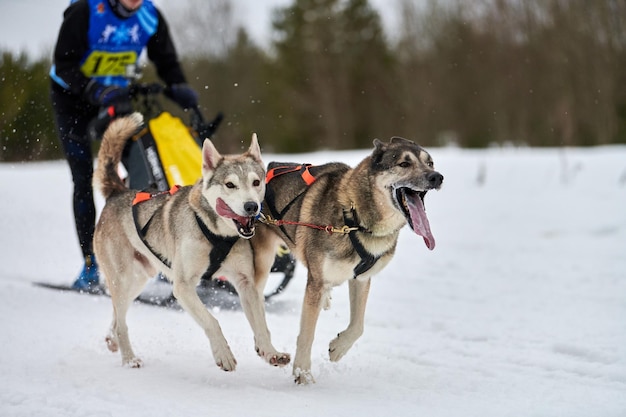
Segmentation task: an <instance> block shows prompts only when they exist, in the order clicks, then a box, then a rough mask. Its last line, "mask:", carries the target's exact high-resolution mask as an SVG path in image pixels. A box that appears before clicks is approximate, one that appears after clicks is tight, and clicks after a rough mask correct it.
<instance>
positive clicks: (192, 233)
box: [94, 113, 290, 371]
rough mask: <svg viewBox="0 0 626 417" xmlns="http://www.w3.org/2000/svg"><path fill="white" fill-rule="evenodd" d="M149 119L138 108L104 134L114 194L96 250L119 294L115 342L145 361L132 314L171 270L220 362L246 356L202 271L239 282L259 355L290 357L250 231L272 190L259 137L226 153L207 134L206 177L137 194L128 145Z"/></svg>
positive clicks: (126, 354)
mask: <svg viewBox="0 0 626 417" xmlns="http://www.w3.org/2000/svg"><path fill="white" fill-rule="evenodd" d="M142 123H143V118H142V116H141V115H140V114H139V113H134V114H132V115H130V116H127V117H123V118H120V119H117V120H115V121H113V122H112V123H111V125H110V126H109V128H108V129H107V131H106V132H105V134H104V137H103V140H102V145H101V148H100V151H99V154H98V165H97V170H96V174H95V177H94V178H95V181H94V182H95V183H96V185H97V186H99V188H100V190H101V192H102V194H103V195H104V197H105V199H106V204H105V206H104V208H103V210H102V213H101V216H100V219H99V221H98V223H97V225H96V231H95V235H94V248H95V254H96V258H97V259H98V262H99V264H100V268H101V271H102V272H103V273H104V276H105V277H106V282H107V286H108V289H109V292H110V295H111V299H112V302H113V322H112V324H111V330H110V333H109V335H108V336H107V337H106V342H107V345H108V348H109V350H111V351H113V352H115V351H117V350H118V349H119V350H120V351H121V355H122V363H123V364H124V365H127V366H130V367H140V366H141V365H142V361H141V359H139V358H138V357H137V356H136V355H135V353H134V352H133V349H132V347H131V344H130V340H129V337H128V327H127V324H126V313H127V311H128V308H129V306H130V305H131V304H132V303H133V300H135V298H136V297H137V296H138V295H139V294H140V292H141V291H142V289H143V288H144V286H145V285H146V283H147V281H148V280H149V279H150V277H153V276H155V274H156V273H157V272H162V273H163V274H164V275H165V276H166V277H167V278H168V279H169V280H170V281H171V282H172V286H173V293H174V296H175V297H176V298H177V300H178V302H179V304H180V305H181V306H182V307H183V309H184V310H185V311H187V312H188V313H189V314H190V315H191V316H192V317H193V318H194V320H195V321H196V322H197V323H198V324H199V325H200V327H202V329H203V330H204V332H205V333H206V335H207V337H208V339H209V342H210V344H211V349H212V351H213V357H214V359H215V362H216V364H217V366H219V367H220V368H221V369H223V370H225V371H232V370H234V369H235V367H236V364H237V361H236V360H235V357H234V355H233V353H232V352H231V350H230V347H229V346H228V342H227V341H226V339H225V338H224V335H223V333H222V330H221V328H220V325H219V323H218V322H217V320H216V319H215V318H214V317H213V316H212V315H211V313H210V312H209V311H208V310H207V308H206V307H205V305H204V304H203V303H202V301H201V300H200V298H199V297H198V295H197V293H196V286H197V285H198V283H199V281H200V279H201V277H202V275H203V274H204V273H205V272H207V269H210V270H211V271H212V273H216V274H218V275H220V276H222V275H223V276H226V277H227V278H228V280H229V281H230V282H231V283H232V284H233V285H234V287H235V288H236V290H237V292H238V294H239V297H240V299H241V305H242V307H243V310H244V313H245V315H246V317H247V319H248V321H249V323H250V326H251V327H252V331H253V333H254V340H255V345H256V346H255V348H256V351H257V353H258V355H259V356H261V357H262V358H263V359H264V360H265V361H266V362H268V363H269V364H270V365H274V366H283V365H286V364H287V363H289V361H290V356H289V354H287V353H282V352H278V351H277V350H276V349H275V348H274V346H272V343H271V340H270V332H269V330H268V328H267V324H266V320H265V307H264V299H263V292H262V290H263V288H261V287H259V286H258V285H255V282H254V266H253V264H252V262H251V259H252V256H253V255H252V251H251V247H250V243H249V240H248V239H249V238H250V237H252V236H253V235H254V233H255V217H256V216H257V215H258V214H259V211H260V207H261V201H262V199H263V196H264V192H265V183H264V176H265V169H264V165H263V162H262V160H261V153H260V148H259V144H258V141H257V138H256V135H253V136H252V142H251V145H250V147H249V149H248V150H247V152H245V153H243V154H242V155H221V154H220V153H219V152H218V151H217V149H216V148H215V147H214V145H213V144H212V142H211V141H210V140H208V139H206V140H205V141H204V145H203V148H202V178H201V179H200V180H198V182H196V183H195V184H194V185H192V186H186V187H181V188H178V189H176V188H173V189H172V190H170V191H169V192H164V193H155V194H149V193H138V192H137V191H135V190H129V189H127V188H126V187H125V186H124V183H123V182H122V180H121V179H120V177H119V176H118V173H117V166H118V164H119V162H120V158H121V155H122V151H123V149H124V145H125V144H126V141H127V139H128V138H129V137H131V136H132V135H133V134H134V133H135V132H136V131H137V130H138V128H139V127H140V126H141V124H142Z"/></svg>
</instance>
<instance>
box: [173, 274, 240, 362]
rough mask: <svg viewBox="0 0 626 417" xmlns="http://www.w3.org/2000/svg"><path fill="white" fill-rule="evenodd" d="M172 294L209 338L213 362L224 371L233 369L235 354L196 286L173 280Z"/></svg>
mask: <svg viewBox="0 0 626 417" xmlns="http://www.w3.org/2000/svg"><path fill="white" fill-rule="evenodd" d="M173 291H174V296H175V297H176V299H177V300H178V303H179V304H180V305H181V306H182V307H183V308H184V309H185V311H186V312H187V313H189V315H191V317H193V319H194V320H195V321H196V322H197V323H198V324H199V325H200V327H202V329H203V330H204V333H205V334H206V335H207V337H208V338H209V343H210V344H211V350H212V351H213V358H214V359H215V363H216V364H217V366H219V367H220V368H221V369H223V370H224V371H234V370H235V368H236V366H237V361H236V360H235V356H234V355H233V353H232V352H231V350H230V347H229V346H228V342H227V341H226V338H225V337H224V334H223V333H222V329H221V327H220V325H219V323H218V321H217V320H216V319H215V317H213V316H212V315H211V313H209V311H208V310H207V308H206V307H205V305H204V304H202V301H201V300H200V298H199V297H198V294H197V293H196V286H195V285H194V284H193V283H190V282H182V281H181V280H180V279H175V280H174V285H173Z"/></svg>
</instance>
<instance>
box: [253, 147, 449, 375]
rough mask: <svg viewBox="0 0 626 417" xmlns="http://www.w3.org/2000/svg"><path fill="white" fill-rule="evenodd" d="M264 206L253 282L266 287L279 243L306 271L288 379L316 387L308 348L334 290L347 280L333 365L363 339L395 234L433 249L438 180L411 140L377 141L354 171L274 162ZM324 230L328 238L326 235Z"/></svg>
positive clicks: (333, 165)
mask: <svg viewBox="0 0 626 417" xmlns="http://www.w3.org/2000/svg"><path fill="white" fill-rule="evenodd" d="M266 182H267V184H266V187H267V189H266V196H265V202H264V205H263V214H264V216H265V223H268V225H261V226H259V227H258V230H257V233H256V235H255V236H254V238H252V240H251V241H252V245H253V248H254V254H255V260H254V262H255V267H256V268H257V270H256V274H257V278H256V279H257V280H258V281H263V279H264V277H265V276H267V274H268V273H269V270H270V268H271V265H272V261H273V259H274V253H275V248H276V244H278V243H279V242H281V241H284V242H285V243H286V244H287V245H288V246H289V248H290V249H291V251H292V253H293V254H294V255H295V256H296V258H297V259H299V260H300V261H301V262H302V263H303V264H304V266H306V267H307V269H308V280H307V284H306V291H305V295H304V302H303V306H302V316H301V321H300V334H299V336H298V340H297V349H296V356H295V359H294V362H293V375H294V377H295V381H296V383H298V384H304V383H309V382H314V379H313V376H312V374H311V345H312V343H313V337H314V333H315V327H316V323H317V319H318V316H319V313H320V310H321V309H322V308H324V309H327V308H329V307H330V291H331V289H332V287H334V286H337V285H339V284H342V283H343V282H345V281H349V293H350V323H349V325H348V327H347V328H346V329H345V330H344V331H342V332H341V333H339V334H338V336H337V337H336V338H335V339H334V340H332V341H331V342H330V347H329V354H330V360H331V361H338V360H339V359H341V358H342V357H343V356H344V355H345V354H346V353H347V352H348V350H349V349H350V347H351V346H352V345H353V343H354V342H355V341H356V340H357V339H358V338H359V337H360V336H361V334H362V333H363V322H364V313H365V304H366V302H367V297H368V292H369V288H370V278H371V277H372V276H373V275H376V274H377V273H379V272H380V271H381V270H382V269H383V268H384V267H385V266H386V265H387V264H388V263H389V261H390V260H391V258H392V257H393V254H394V251H395V248H396V243H397V241H398V234H399V232H400V229H401V228H402V227H403V226H404V225H405V224H408V225H409V226H410V227H411V229H412V230H413V231H414V232H415V233H416V234H418V235H420V236H422V237H423V239H424V242H425V244H426V247H427V248H428V249H430V250H432V249H434V247H435V239H434V237H433V235H432V233H431V231H430V226H429V222H428V218H427V217H426V212H425V210H424V196H425V195H426V192H427V191H428V190H431V189H439V188H440V187H441V184H442V182H443V175H441V174H440V173H439V172H437V171H435V169H434V165H433V160H432V158H431V156H430V155H429V154H428V152H426V151H425V150H424V149H423V148H421V147H420V146H418V145H416V144H415V143H414V142H412V141H409V140H406V139H403V138H399V137H393V138H392V139H391V141H390V142H389V143H383V142H381V141H379V140H374V150H373V152H372V154H371V155H370V156H368V157H367V158H365V159H364V160H363V161H362V162H361V163H359V164H358V166H357V167H356V168H354V169H352V168H350V167H349V166H347V165H345V164H342V163H330V164H325V165H320V166H310V165H298V164H293V163H287V164H281V163H275V162H273V163H271V164H270V165H269V166H268V173H267V178H266ZM326 232H329V233H326Z"/></svg>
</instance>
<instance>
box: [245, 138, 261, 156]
mask: <svg viewBox="0 0 626 417" xmlns="http://www.w3.org/2000/svg"><path fill="white" fill-rule="evenodd" d="M248 155H250V156H251V157H252V158H254V159H256V160H257V161H259V162H262V161H261V147H260V146H259V139H258V138H257V136H256V133H253V134H252V142H251V143H250V148H248Z"/></svg>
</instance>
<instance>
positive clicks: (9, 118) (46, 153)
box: [0, 52, 61, 161]
mask: <svg viewBox="0 0 626 417" xmlns="http://www.w3.org/2000/svg"><path fill="white" fill-rule="evenodd" d="M49 68H50V62H49V61H48V60H45V59H44V60H39V61H35V62H31V61H30V60H29V59H28V57H27V56H26V55H25V54H21V55H19V56H14V55H13V54H11V53H9V52H4V53H2V56H1V58H0V80H1V82H0V161H23V160H40V159H52V158H59V157H60V156H61V151H60V149H59V144H58V141H57V139H56V134H55V128H54V122H53V117H52V112H51V105H50V98H49V96H48V94H49V93H48V91H49V78H48V70H49Z"/></svg>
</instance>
